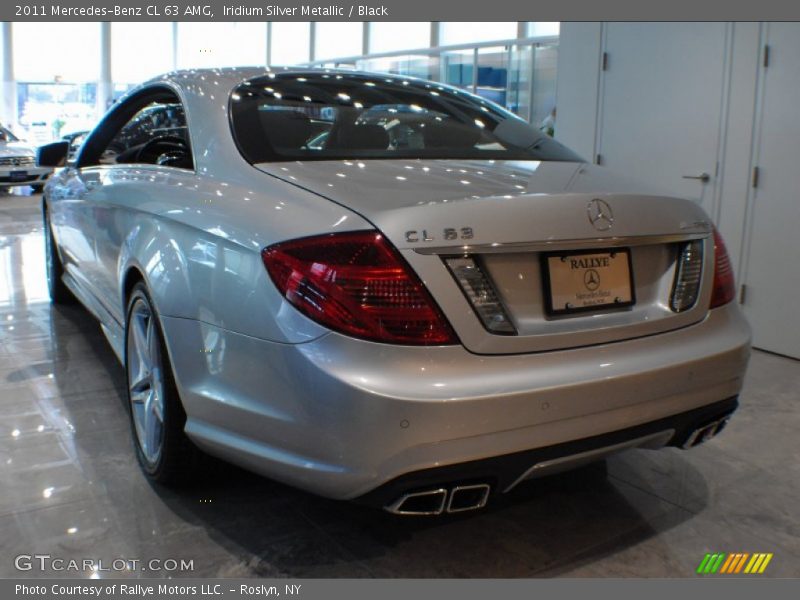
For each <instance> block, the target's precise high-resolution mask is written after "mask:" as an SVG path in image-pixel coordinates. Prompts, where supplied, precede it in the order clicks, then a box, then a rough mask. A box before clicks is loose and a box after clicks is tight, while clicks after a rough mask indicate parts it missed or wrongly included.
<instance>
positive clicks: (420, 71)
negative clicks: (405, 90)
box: [356, 54, 439, 80]
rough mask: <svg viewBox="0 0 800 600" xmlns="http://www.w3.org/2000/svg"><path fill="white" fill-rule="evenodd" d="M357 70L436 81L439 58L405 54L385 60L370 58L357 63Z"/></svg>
mask: <svg viewBox="0 0 800 600" xmlns="http://www.w3.org/2000/svg"><path fill="white" fill-rule="evenodd" d="M356 69H359V70H362V71H372V72H374V73H390V74H392V75H409V76H411V77H419V78H421V79H434V80H435V79H436V78H437V77H438V73H439V57H438V56H426V55H424V54H423V55H420V54H405V55H403V56H392V57H385V58H368V59H363V60H359V61H357V62H356Z"/></svg>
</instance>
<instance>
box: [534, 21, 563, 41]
mask: <svg viewBox="0 0 800 600" xmlns="http://www.w3.org/2000/svg"><path fill="white" fill-rule="evenodd" d="M560 31H561V23H559V22H558V21H536V22H531V23H528V33H527V35H528V37H553V36H558V34H559V32H560Z"/></svg>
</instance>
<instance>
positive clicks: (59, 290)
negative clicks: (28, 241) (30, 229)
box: [44, 206, 75, 304]
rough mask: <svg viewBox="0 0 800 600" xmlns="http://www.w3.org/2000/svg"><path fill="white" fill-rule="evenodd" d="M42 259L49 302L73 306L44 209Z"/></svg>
mask: <svg viewBox="0 0 800 600" xmlns="http://www.w3.org/2000/svg"><path fill="white" fill-rule="evenodd" d="M44 259H45V266H46V271H47V291H48V292H50V301H51V302H52V303H53V304H74V302H75V296H73V295H72V292H70V291H69V288H68V287H67V285H66V284H65V283H64V264H63V263H62V262H61V256H60V255H59V253H58V247H57V246H56V241H55V238H53V226H52V225H51V224H50V214H49V213H48V212H47V207H46V206H45V207H44Z"/></svg>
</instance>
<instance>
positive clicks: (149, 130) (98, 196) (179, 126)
mask: <svg viewBox="0 0 800 600" xmlns="http://www.w3.org/2000/svg"><path fill="white" fill-rule="evenodd" d="M96 162H97V163H98V164H93V165H87V166H84V167H83V168H81V169H80V179H81V181H82V182H83V184H84V186H85V187H86V188H87V191H86V198H87V200H88V204H89V205H90V211H91V219H92V222H93V223H94V224H95V228H94V233H93V243H94V249H95V260H94V262H93V263H92V272H91V275H90V277H91V280H92V285H93V286H94V287H95V289H96V290H97V293H98V297H99V299H100V300H101V302H102V303H103V305H104V308H105V309H106V310H107V311H108V312H110V313H111V315H112V316H113V317H114V318H115V319H116V320H117V321H118V322H120V323H121V322H122V321H123V320H124V314H123V307H122V303H121V302H120V294H119V290H120V272H119V269H120V255H121V253H122V252H123V251H124V245H125V242H126V238H127V236H128V235H129V234H130V232H131V231H133V229H134V228H137V227H142V226H148V224H153V223H154V221H153V220H152V219H151V218H149V217H148V216H147V210H148V207H149V206H151V201H152V199H153V194H154V191H155V190H156V189H158V188H159V187H161V186H162V185H169V183H170V182H171V181H172V180H174V179H176V178H178V179H182V178H186V177H190V176H192V175H193V174H194V168H193V161H192V159H191V149H190V146H189V138H188V132H187V128H186V122H185V116H184V112H183V107H182V105H181V103H180V102H179V101H178V100H177V98H175V99H171V100H167V101H165V100H164V99H158V100H154V101H151V102H149V103H146V104H145V105H144V106H142V107H141V108H140V109H139V110H138V111H137V112H136V114H135V115H134V116H133V117H132V118H131V119H130V120H129V121H128V122H127V123H126V124H125V125H124V126H123V127H122V128H121V129H120V130H119V132H118V133H117V134H116V135H115V136H114V137H113V138H112V139H111V141H110V142H109V143H108V145H107V146H106V147H105V148H104V149H102V151H101V152H100V153H99V157H98V158H97V159H96Z"/></svg>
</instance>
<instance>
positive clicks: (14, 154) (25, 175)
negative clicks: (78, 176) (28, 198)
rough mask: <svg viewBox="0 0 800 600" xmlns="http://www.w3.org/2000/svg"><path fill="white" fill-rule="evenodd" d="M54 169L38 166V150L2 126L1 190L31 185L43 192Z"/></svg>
mask: <svg viewBox="0 0 800 600" xmlns="http://www.w3.org/2000/svg"><path fill="white" fill-rule="evenodd" d="M52 172H53V169H50V168H47V167H40V166H37V165H36V149H35V148H32V147H31V146H28V145H27V144H25V143H24V142H22V141H20V140H19V138H17V137H16V136H15V135H14V134H13V133H11V132H10V131H9V130H8V129H6V128H5V127H3V126H2V125H0V188H3V187H5V188H9V187H14V186H18V185H30V186H32V187H33V190H34V191H35V192H41V191H42V188H43V187H44V184H45V181H46V180H47V178H48V177H50V174H51V173H52Z"/></svg>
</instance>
